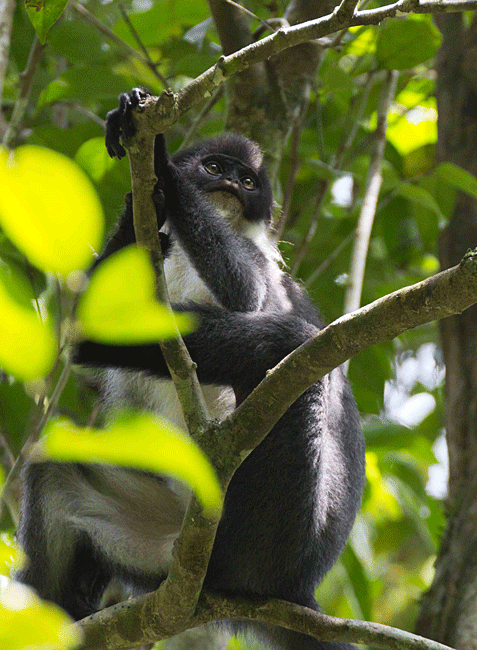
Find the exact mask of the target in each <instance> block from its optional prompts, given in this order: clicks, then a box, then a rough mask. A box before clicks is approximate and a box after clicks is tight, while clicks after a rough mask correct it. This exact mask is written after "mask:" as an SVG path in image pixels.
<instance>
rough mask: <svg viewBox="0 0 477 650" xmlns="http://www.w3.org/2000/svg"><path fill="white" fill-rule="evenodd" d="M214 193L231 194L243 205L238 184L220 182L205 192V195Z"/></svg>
mask: <svg viewBox="0 0 477 650" xmlns="http://www.w3.org/2000/svg"><path fill="white" fill-rule="evenodd" d="M216 193H223V194H231V195H232V196H234V197H235V198H236V199H238V200H239V201H240V203H241V204H242V205H243V195H242V192H241V189H240V186H239V184H238V183H233V182H231V181H224V180H221V181H220V182H219V183H217V185H215V186H213V187H211V188H210V189H208V190H207V194H216Z"/></svg>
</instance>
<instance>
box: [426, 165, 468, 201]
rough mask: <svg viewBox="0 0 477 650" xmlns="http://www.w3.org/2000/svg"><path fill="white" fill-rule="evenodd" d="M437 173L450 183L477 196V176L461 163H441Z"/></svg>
mask: <svg viewBox="0 0 477 650" xmlns="http://www.w3.org/2000/svg"><path fill="white" fill-rule="evenodd" d="M436 174H437V176H439V178H441V179H442V180H443V181H444V182H446V183H449V185H452V186H453V187H456V188H457V189H459V190H462V191H463V192H467V194H470V195H471V196H473V197H474V198H477V178H476V177H475V176H474V175H473V174H471V173H470V172H468V171H467V170H465V169H462V167H459V165H454V163H441V164H440V165H438V166H437V168H436Z"/></svg>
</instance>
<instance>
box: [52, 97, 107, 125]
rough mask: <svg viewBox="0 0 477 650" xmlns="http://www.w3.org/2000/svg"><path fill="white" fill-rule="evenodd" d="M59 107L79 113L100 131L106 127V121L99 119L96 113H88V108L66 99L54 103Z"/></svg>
mask: <svg viewBox="0 0 477 650" xmlns="http://www.w3.org/2000/svg"><path fill="white" fill-rule="evenodd" d="M56 103H57V104H59V105H60V106H67V107H68V108H70V109H71V110H72V111H77V112H78V113H81V114H82V115H85V116H86V117H88V118H89V119H90V120H91V121H92V122H95V124H97V125H98V126H100V127H101V128H102V129H104V128H105V127H106V121H105V120H103V119H101V118H100V117H99V116H98V115H96V113H93V111H90V110H89V109H88V108H86V107H85V106H82V105H81V104H77V103H76V102H70V101H68V100H66V99H61V100H60V101H58V102H56Z"/></svg>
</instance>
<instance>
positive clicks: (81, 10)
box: [70, 2, 169, 88]
mask: <svg viewBox="0 0 477 650" xmlns="http://www.w3.org/2000/svg"><path fill="white" fill-rule="evenodd" d="M70 7H72V8H73V9H74V10H75V11H76V12H77V13H78V14H79V15H80V16H81V17H82V18H84V20H86V22H88V23H90V24H91V25H93V26H94V27H96V28H97V29H98V30H99V31H100V32H101V33H102V34H104V35H105V36H107V37H108V38H109V39H110V40H111V41H113V43H116V45H119V47H120V48H121V49H122V50H124V51H126V52H127V53H128V54H129V55H130V56H132V57H133V58H135V59H137V60H138V61H140V62H141V63H144V64H145V65H147V67H148V68H149V69H150V70H151V71H152V72H153V73H154V74H155V76H156V77H157V78H158V79H159V81H161V82H162V83H163V84H164V86H165V87H166V88H167V86H168V85H169V84H168V83H167V79H166V78H165V77H163V76H162V75H161V73H160V72H159V71H158V69H157V65H156V64H155V63H154V62H153V61H152V60H151V59H150V58H148V57H146V56H143V55H142V54H141V53H140V52H138V51H137V50H135V49H134V48H133V47H131V46H130V45H128V43H126V41H123V39H122V38H119V36H116V34H115V33H114V32H113V31H112V30H110V29H109V27H108V26H107V25H105V24H104V23H102V22H101V21H100V20H98V19H97V18H96V16H93V14H92V13H91V12H90V11H88V10H87V9H86V7H84V6H83V5H81V4H80V3H79V2H70Z"/></svg>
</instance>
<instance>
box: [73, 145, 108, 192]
mask: <svg viewBox="0 0 477 650" xmlns="http://www.w3.org/2000/svg"><path fill="white" fill-rule="evenodd" d="M75 160H76V162H77V163H78V165H80V167H82V168H83V169H84V170H85V172H87V173H88V174H89V175H90V176H91V178H92V179H93V180H95V181H96V182H98V181H100V180H101V179H102V178H103V176H104V175H105V174H106V172H108V171H109V170H110V169H111V168H112V167H114V165H115V164H116V161H115V160H114V159H113V158H110V157H109V155H108V152H107V150H106V147H105V146H104V137H103V138H91V139H90V140H87V141H86V142H84V143H83V144H82V145H81V147H80V148H79V149H78V151H77V152H76V155H75Z"/></svg>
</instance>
